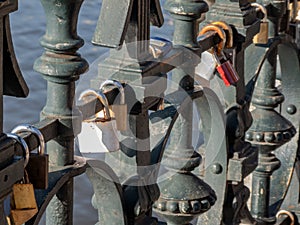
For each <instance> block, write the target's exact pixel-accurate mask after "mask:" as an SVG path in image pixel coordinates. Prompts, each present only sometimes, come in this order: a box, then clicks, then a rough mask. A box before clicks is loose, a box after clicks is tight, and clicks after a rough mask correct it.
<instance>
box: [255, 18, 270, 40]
mask: <svg viewBox="0 0 300 225" xmlns="http://www.w3.org/2000/svg"><path fill="white" fill-rule="evenodd" d="M268 39H269V25H268V22H261V23H260V30H259V33H258V34H256V35H255V36H254V37H253V43H254V44H267V43H268Z"/></svg>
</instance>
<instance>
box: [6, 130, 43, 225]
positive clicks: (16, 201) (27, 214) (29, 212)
mask: <svg viewBox="0 0 300 225" xmlns="http://www.w3.org/2000/svg"><path fill="white" fill-rule="evenodd" d="M7 137H10V138H13V139H15V140H16V141H17V142H19V143H20V144H21V146H22V149H23V152H24V158H25V160H24V177H23V180H22V182H21V183H17V184H14V185H13V188H12V198H11V201H10V202H11V211H10V220H11V221H12V223H13V224H14V225H21V224H24V223H25V222H27V221H28V220H30V219H31V218H32V217H33V216H34V215H35V214H36V213H37V212H38V207H37V203H36V199H35V194H34V188H33V185H32V184H31V183H30V182H29V178H28V174H27V172H26V170H25V167H26V166H27V162H28V161H29V148H28V145H27V144H26V142H25V141H24V139H23V138H21V137H20V136H17V135H16V134H7Z"/></svg>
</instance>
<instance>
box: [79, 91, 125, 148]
mask: <svg viewBox="0 0 300 225" xmlns="http://www.w3.org/2000/svg"><path fill="white" fill-rule="evenodd" d="M91 95H92V96H96V97H97V98H98V99H99V101H100V102H101V103H102V104H103V106H104V109H103V110H101V111H100V112H98V113H97V114H96V116H95V117H92V118H88V119H86V120H84V121H83V122H82V129H81V133H80V134H78V136H77V139H78V144H79V150H80V152H81V153H106V152H114V151H117V150H119V149H120V143H119V139H118V136H117V129H116V121H115V120H111V116H110V112H109V107H108V101H107V98H106V96H105V95H104V94H103V92H102V91H100V90H99V91H95V90H92V89H88V90H86V91H84V92H82V93H81V94H80V97H79V100H82V99H84V98H85V97H86V96H91Z"/></svg>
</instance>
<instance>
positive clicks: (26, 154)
mask: <svg viewBox="0 0 300 225" xmlns="http://www.w3.org/2000/svg"><path fill="white" fill-rule="evenodd" d="M6 136H7V137H9V138H12V139H14V140H16V141H17V142H18V143H19V144H20V145H21V146H22V149H23V154H24V168H25V167H26V166H27V164H28V162H29V147H28V145H27V143H26V141H25V140H24V139H23V138H22V137H20V136H19V135H16V134H14V133H8V134H6Z"/></svg>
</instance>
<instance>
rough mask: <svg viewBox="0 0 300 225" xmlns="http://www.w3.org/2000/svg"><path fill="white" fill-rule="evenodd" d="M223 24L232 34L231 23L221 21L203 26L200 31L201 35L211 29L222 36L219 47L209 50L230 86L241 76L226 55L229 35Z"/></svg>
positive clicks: (220, 72) (229, 44) (223, 78)
mask: <svg viewBox="0 0 300 225" xmlns="http://www.w3.org/2000/svg"><path fill="white" fill-rule="evenodd" d="M221 25H222V26H224V27H225V28H226V29H229V32H228V34H229V35H231V34H232V33H230V28H228V27H229V25H226V24H225V23H222V22H219V25H213V24H210V25H207V26H205V27H203V28H202V30H201V31H200V33H199V35H203V34H205V33H206V32H209V31H214V32H217V34H218V35H219V37H220V38H221V41H220V43H219V44H218V45H217V47H213V48H211V49H210V50H209V52H210V53H211V54H212V55H213V58H214V60H215V63H216V69H217V71H218V72H219V74H220V76H221V78H222V80H223V82H224V83H225V85H226V86H230V85H235V84H236V82H237V81H238V80H239V76H238V74H237V72H236V70H235V69H234V67H233V66H232V64H231V62H230V61H229V60H228V59H227V58H226V56H225V55H224V52H223V49H224V48H225V44H226V37H227V36H226V33H225V32H224V30H223V28H222V27H221ZM227 26H228V27H227ZM231 38H232V37H231ZM231 44H233V43H231V42H229V43H228V46H231V47H232V45H231Z"/></svg>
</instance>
